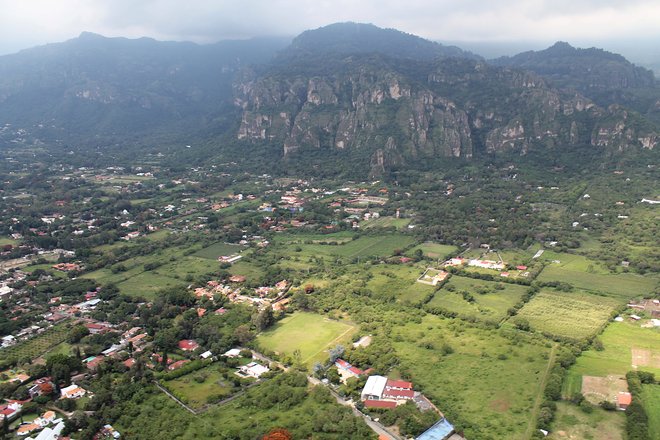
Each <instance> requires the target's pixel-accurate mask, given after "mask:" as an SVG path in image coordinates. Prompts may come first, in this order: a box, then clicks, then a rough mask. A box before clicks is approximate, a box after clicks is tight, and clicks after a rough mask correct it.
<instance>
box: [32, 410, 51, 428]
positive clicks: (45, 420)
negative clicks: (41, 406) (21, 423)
mask: <svg viewBox="0 0 660 440" xmlns="http://www.w3.org/2000/svg"><path fill="white" fill-rule="evenodd" d="M55 418H56V416H55V411H46V412H45V413H43V414H42V415H41V417H39V418H38V419H36V420H35V423H37V424H39V426H42V427H45V426H48V425H50V424H51V423H53V420H55Z"/></svg>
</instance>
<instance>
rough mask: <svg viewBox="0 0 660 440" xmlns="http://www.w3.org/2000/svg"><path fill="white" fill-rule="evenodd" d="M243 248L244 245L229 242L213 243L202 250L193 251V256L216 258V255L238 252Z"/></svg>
mask: <svg viewBox="0 0 660 440" xmlns="http://www.w3.org/2000/svg"><path fill="white" fill-rule="evenodd" d="M244 249H245V246H241V245H238V244H229V243H215V244H212V245H211V246H208V247H205V248H204V249H202V250H199V251H197V252H195V254H194V255H195V256H197V257H200V258H207V259H209V260H217V259H218V257H221V256H223V255H233V254H239V253H241V252H242V251H243V250H244Z"/></svg>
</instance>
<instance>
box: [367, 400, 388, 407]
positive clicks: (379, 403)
mask: <svg viewBox="0 0 660 440" xmlns="http://www.w3.org/2000/svg"><path fill="white" fill-rule="evenodd" d="M364 406H366V407H367V408H396V402H388V401H385V400H365V401H364Z"/></svg>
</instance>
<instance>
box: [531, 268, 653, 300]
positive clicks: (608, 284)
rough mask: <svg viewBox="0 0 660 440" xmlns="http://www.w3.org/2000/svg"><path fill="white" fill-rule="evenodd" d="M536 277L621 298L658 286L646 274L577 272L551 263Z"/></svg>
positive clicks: (649, 290)
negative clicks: (644, 275)
mask: <svg viewBox="0 0 660 440" xmlns="http://www.w3.org/2000/svg"><path fill="white" fill-rule="evenodd" d="M537 279H538V280H539V281H562V282H565V283H569V284H572V285H573V286H575V287H578V288H580V289H584V290H589V291H595V292H602V293H605V294H608V295H610V296H613V297H617V298H621V299H630V298H634V297H636V296H640V295H644V294H647V293H650V292H652V291H653V290H654V289H656V288H657V286H658V281H657V279H654V278H651V277H648V276H647V277H643V276H641V275H635V274H619V275H602V274H598V273H588V272H578V271H575V270H569V269H565V268H563V267H559V266H556V265H553V264H551V265H549V266H547V267H545V268H544V269H543V272H541V275H540V276H539V277H538V278H537Z"/></svg>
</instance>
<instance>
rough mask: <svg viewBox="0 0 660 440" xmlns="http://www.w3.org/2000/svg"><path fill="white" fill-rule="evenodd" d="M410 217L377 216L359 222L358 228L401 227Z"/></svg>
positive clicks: (408, 222) (406, 224)
mask: <svg viewBox="0 0 660 440" xmlns="http://www.w3.org/2000/svg"><path fill="white" fill-rule="evenodd" d="M411 220H412V219H409V218H396V217H379V218H377V219H372V220H367V221H365V222H362V223H360V228H364V229H371V228H391V227H394V228H396V229H403V228H405V227H406V226H408V224H410V221H411Z"/></svg>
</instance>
